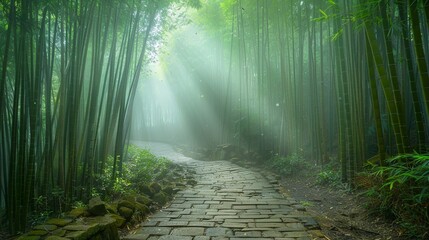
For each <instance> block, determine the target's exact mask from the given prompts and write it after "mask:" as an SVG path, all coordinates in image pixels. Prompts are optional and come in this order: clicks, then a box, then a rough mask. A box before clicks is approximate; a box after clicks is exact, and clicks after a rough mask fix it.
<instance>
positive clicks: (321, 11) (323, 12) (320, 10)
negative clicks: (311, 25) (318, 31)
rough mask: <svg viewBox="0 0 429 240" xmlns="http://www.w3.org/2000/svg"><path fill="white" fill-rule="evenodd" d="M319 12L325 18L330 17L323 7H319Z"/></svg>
mask: <svg viewBox="0 0 429 240" xmlns="http://www.w3.org/2000/svg"><path fill="white" fill-rule="evenodd" d="M319 12H320V13H321V14H322V15H323V18H324V19H328V18H329V16H328V14H326V12H325V11H323V10H322V9H319Z"/></svg>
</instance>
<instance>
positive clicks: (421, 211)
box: [269, 154, 429, 239]
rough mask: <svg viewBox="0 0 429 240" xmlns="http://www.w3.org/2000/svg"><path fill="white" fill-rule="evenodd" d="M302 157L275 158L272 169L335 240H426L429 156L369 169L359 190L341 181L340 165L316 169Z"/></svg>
mask: <svg viewBox="0 0 429 240" xmlns="http://www.w3.org/2000/svg"><path fill="white" fill-rule="evenodd" d="M303 160H304V158H303V157H302V156H299V155H297V154H292V155H289V156H287V157H279V156H275V157H273V158H271V159H270V160H269V162H270V164H269V165H270V167H269V169H271V170H275V171H276V172H278V173H279V174H280V175H281V176H282V185H283V186H284V188H285V190H286V191H287V192H288V193H289V194H290V195H292V196H293V197H294V198H296V199H297V200H298V201H301V204H302V205H303V206H305V207H306V208H307V210H308V211H309V212H310V213H311V214H312V215H313V216H314V217H315V218H316V219H317V221H318V222H319V224H320V226H321V228H322V230H323V232H324V233H325V234H326V235H327V236H328V237H329V238H331V239H427V238H428V230H427V229H429V225H428V224H429V218H428V217H429V214H428V213H429V212H428V203H429V199H428V198H429V182H428V181H429V156H428V155H423V154H407V155H399V156H397V157H393V158H391V159H389V160H388V161H387V162H386V166H377V165H368V166H367V168H366V169H365V170H364V171H363V172H362V173H360V174H358V175H357V176H356V177H355V180H354V186H351V185H349V184H344V183H343V182H342V181H341V174H340V171H339V169H338V168H339V166H337V165H336V164H327V165H325V166H324V167H317V166H311V165H310V164H308V163H307V162H306V161H305V160H304V161H303Z"/></svg>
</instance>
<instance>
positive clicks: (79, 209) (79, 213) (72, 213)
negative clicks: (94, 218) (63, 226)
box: [67, 207, 88, 218]
mask: <svg viewBox="0 0 429 240" xmlns="http://www.w3.org/2000/svg"><path fill="white" fill-rule="evenodd" d="M67 215H68V216H70V217H73V218H78V217H82V216H85V215H88V212H87V211H86V209H85V208H83V207H77V208H75V209H73V210H71V211H70V212H69V213H68V214H67Z"/></svg>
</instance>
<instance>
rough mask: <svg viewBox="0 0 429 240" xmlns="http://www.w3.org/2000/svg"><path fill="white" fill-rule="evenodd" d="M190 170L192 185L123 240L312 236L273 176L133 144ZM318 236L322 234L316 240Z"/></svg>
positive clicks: (314, 233)
mask: <svg viewBox="0 0 429 240" xmlns="http://www.w3.org/2000/svg"><path fill="white" fill-rule="evenodd" d="M133 144H136V145H138V146H140V147H144V148H148V149H150V150H151V151H152V152H153V153H154V154H155V155H158V156H164V157H167V158H169V159H171V160H173V161H175V162H178V163H181V164H184V165H186V166H187V167H189V168H191V169H193V170H194V171H195V172H196V174H195V180H196V181H197V184H196V185H195V186H194V187H190V188H188V189H186V190H183V191H180V192H178V193H177V195H176V196H175V199H174V200H173V201H172V202H171V203H170V205H168V206H167V207H165V208H163V209H162V210H161V211H160V212H158V213H156V214H154V215H152V216H151V217H150V218H149V219H148V220H147V221H146V222H145V223H143V227H142V228H140V229H139V230H137V231H136V232H135V233H133V234H130V235H128V236H126V237H125V238H123V239H126V240H152V239H153V240H155V239H159V240H168V239H174V240H223V239H230V240H238V239H241V240H243V239H255V240H256V239H278V240H281V239H284V240H287V239H300V240H305V239H309V240H310V239H318V238H317V236H320V237H322V236H323V234H321V233H320V231H318V230H315V229H316V228H317V223H316V222H315V221H314V220H313V219H312V218H311V217H310V216H309V215H307V213H306V212H305V209H304V208H303V207H302V206H300V205H299V204H298V203H297V202H296V201H295V200H294V199H292V198H290V197H285V196H283V195H282V194H280V193H279V186H278V185H277V184H276V180H275V177H274V176H262V175H261V174H260V173H258V172H255V171H252V170H249V169H246V168H242V167H240V166H238V165H236V164H233V163H231V162H228V161H210V162H207V161H198V160H194V159H192V158H188V157H185V156H183V155H182V154H180V153H177V152H176V151H174V149H173V148H172V147H171V146H169V145H166V144H160V143H146V142H133ZM320 239H323V238H320Z"/></svg>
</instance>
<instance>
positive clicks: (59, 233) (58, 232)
mask: <svg viewBox="0 0 429 240" xmlns="http://www.w3.org/2000/svg"><path fill="white" fill-rule="evenodd" d="M66 233H67V231H66V230H64V229H62V228H59V229H57V230H54V231H52V232H51V234H52V235H54V236H57V237H63V236H65V235H66Z"/></svg>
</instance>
